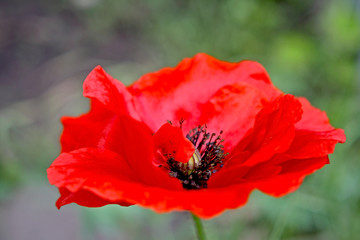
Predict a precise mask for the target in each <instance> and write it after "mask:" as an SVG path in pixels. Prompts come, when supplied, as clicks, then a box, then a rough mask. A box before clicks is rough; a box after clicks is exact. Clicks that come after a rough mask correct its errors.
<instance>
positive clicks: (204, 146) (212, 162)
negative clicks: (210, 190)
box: [167, 121, 227, 189]
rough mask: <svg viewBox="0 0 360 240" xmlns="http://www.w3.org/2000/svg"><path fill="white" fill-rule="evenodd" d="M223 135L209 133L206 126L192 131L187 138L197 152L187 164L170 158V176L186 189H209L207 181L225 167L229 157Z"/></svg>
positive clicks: (168, 162)
mask: <svg viewBox="0 0 360 240" xmlns="http://www.w3.org/2000/svg"><path fill="white" fill-rule="evenodd" d="M181 125H182V121H180V126H181ZM221 134H222V131H220V134H218V136H216V134H215V133H209V132H208V131H207V126H206V125H203V126H198V127H196V128H194V129H192V130H191V131H190V132H189V133H188V134H187V135H186V138H187V139H189V141H190V142H191V143H192V144H193V145H194V146H195V152H194V154H193V155H192V156H191V158H190V159H189V161H188V162H187V163H181V162H177V161H176V159H174V158H169V159H168V160H167V164H168V169H169V175H170V176H171V177H176V178H178V179H179V180H180V181H181V183H182V185H183V187H184V188H185V189H201V188H207V186H208V185H207V181H208V180H209V178H210V177H211V175H212V174H214V173H215V172H217V171H218V170H219V169H220V168H221V167H222V166H223V160H224V157H225V156H226V155H227V154H226V153H224V150H223V149H224V146H223V145H222V143H223V142H224V139H222V138H221Z"/></svg>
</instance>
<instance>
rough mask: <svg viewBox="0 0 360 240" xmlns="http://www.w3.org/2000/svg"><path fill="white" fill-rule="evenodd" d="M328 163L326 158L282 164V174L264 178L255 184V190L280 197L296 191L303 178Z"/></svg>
mask: <svg viewBox="0 0 360 240" xmlns="http://www.w3.org/2000/svg"><path fill="white" fill-rule="evenodd" d="M327 163H329V159H328V157H327V156H326V157H322V158H311V159H297V160H290V161H286V162H285V163H283V164H282V165H281V166H282V168H283V170H282V172H281V173H280V174H279V175H277V176H275V177H273V178H265V179H263V180H262V181H260V182H259V183H257V188H258V189H259V190H261V191H263V192H265V193H267V194H270V195H273V196H276V197H280V196H283V195H285V194H287V193H290V192H293V191H295V190H297V189H298V188H299V187H300V185H301V183H302V181H303V180H304V178H305V176H307V175H309V174H311V173H313V172H314V171H316V170H317V169H319V168H322V167H323V166H324V165H325V164H327Z"/></svg>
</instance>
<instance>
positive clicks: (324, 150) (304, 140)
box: [286, 129, 345, 158]
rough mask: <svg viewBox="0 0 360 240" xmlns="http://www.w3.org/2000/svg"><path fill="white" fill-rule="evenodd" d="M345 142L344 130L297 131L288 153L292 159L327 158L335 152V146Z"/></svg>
mask: <svg viewBox="0 0 360 240" xmlns="http://www.w3.org/2000/svg"><path fill="white" fill-rule="evenodd" d="M344 141H345V134H344V131H343V130H342V129H333V130H329V131H323V132H313V131H305V130H297V131H296V136H295V138H294V141H293V143H292V144H291V146H290V148H289V150H288V151H287V152H286V153H287V154H288V155H289V156H291V157H292V158H314V157H323V156H327V155H328V154H331V153H333V152H334V149H335V145H336V144H337V143H339V142H344Z"/></svg>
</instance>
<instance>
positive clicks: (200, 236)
mask: <svg viewBox="0 0 360 240" xmlns="http://www.w3.org/2000/svg"><path fill="white" fill-rule="evenodd" d="M191 216H192V218H193V219H194V224H195V228H196V233H197V236H198V239H199V240H206V235H205V231H204V226H203V224H202V222H201V219H200V218H198V217H197V216H196V215H195V214H193V213H191Z"/></svg>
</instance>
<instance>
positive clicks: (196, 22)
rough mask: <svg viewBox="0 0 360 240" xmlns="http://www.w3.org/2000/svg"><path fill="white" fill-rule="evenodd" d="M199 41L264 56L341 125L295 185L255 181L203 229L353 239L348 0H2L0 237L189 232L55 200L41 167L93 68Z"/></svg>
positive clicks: (178, 217)
mask: <svg viewBox="0 0 360 240" xmlns="http://www.w3.org/2000/svg"><path fill="white" fill-rule="evenodd" d="M198 52H206V53H208V54H210V55H213V56H214V57H216V58H219V59H222V60H227V61H234V62H236V61H240V60H242V59H251V60H255V61H258V62H260V63H262V64H263V65H264V66H265V68H266V69H267V70H268V72H269V74H270V76H271V78H272V80H273V82H274V84H275V85H276V86H277V87H278V88H280V89H281V90H283V91H284V92H287V93H291V94H294V95H297V96H305V97H307V98H308V99H309V100H310V101H311V103H312V104H313V105H315V106H316V107H318V108H320V109H322V110H325V111H326V112H327V113H328V116H329V118H330V120H331V123H332V125H334V126H335V127H338V128H344V129H345V132H346V134H347V142H346V144H343V145H338V146H337V147H336V151H335V154H333V155H331V156H330V160H331V164H330V165H328V166H326V167H324V168H323V169H321V170H320V171H318V172H316V173H315V174H313V175H311V176H309V177H308V178H306V180H305V182H304V184H303V185H302V187H301V188H300V189H299V190H298V191H296V192H295V193H293V194H290V195H288V196H286V197H283V198H279V199H276V198H272V197H270V196H267V195H264V194H262V193H260V192H257V191H256V192H254V193H253V194H252V195H251V198H250V200H249V203H248V204H247V205H246V206H245V207H243V208H240V209H237V210H232V211H227V212H225V213H224V214H222V215H221V216H219V217H217V218H214V219H212V220H209V221H205V227H206V228H207V232H208V237H209V239H248V240H252V239H270V240H275V239H293V240H295V239H296V240H300V239H326V240H333V239H334V240H335V239H344V240H345V239H349V240H352V239H359V236H360V187H359V185H360V164H359V163H360V161H359V160H360V159H359V158H360V150H359V149H360V2H359V1H358V0H328V1H327V0H314V1H310V0H303V1H301V0H251V1H249V0H248V1H245V0H221V1H220V0H212V1H211V0H207V1H205V0H203V1H201V0H151V1H139V0H132V1H130V0H58V1H46V0H32V1H25V0H22V1H21V0H13V1H1V2H0V239H5V240H8V239H15V240H18V239H36V240H42V239H44V240H47V239H54V240H57V239H59V240H60V239H79V240H83V239H90V240H92V239H96V240H97V239H160V240H161V239H164V240H165V239H193V238H194V237H195V235H194V229H193V226H192V221H191V219H190V217H189V215H188V214H186V213H171V214H163V215H158V214H155V213H153V212H152V211H150V210H148V209H143V208H140V207H136V206H135V207H129V208H123V207H118V206H107V207H103V208H98V209H88V208H83V207H79V206H77V205H70V206H66V207H64V208H62V209H61V210H60V211H58V210H57V209H56V208H55V206H54V203H55V201H56V199H57V197H58V192H57V189H56V188H55V187H53V186H50V185H49V184H48V182H47V178H46V168H47V167H48V166H49V165H50V164H51V162H52V161H53V160H54V159H55V158H56V157H57V155H58V153H59V149H60V146H59V136H60V133H61V131H62V126H61V124H60V121H59V118H60V117H61V116H63V115H71V116H76V115H79V114H80V113H83V112H86V111H87V109H88V100H87V99H85V98H83V97H82V82H83V80H84V79H85V77H86V75H87V74H88V73H89V72H90V71H91V69H92V68H93V67H95V66H96V65H98V64H100V65H102V66H103V67H104V68H105V69H106V70H107V71H108V72H109V73H110V74H112V75H113V76H114V77H115V78H117V79H119V80H121V81H123V82H124V83H126V84H130V83H131V82H132V81H134V80H136V79H138V78H139V77H140V76H141V75H142V74H144V73H147V72H149V71H155V70H158V69H160V68H162V67H164V66H174V65H176V64H177V63H178V62H179V61H180V60H181V59H183V58H185V57H191V56H193V55H194V54H196V53H198Z"/></svg>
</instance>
